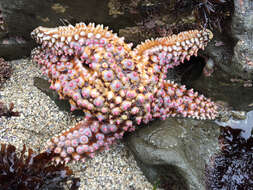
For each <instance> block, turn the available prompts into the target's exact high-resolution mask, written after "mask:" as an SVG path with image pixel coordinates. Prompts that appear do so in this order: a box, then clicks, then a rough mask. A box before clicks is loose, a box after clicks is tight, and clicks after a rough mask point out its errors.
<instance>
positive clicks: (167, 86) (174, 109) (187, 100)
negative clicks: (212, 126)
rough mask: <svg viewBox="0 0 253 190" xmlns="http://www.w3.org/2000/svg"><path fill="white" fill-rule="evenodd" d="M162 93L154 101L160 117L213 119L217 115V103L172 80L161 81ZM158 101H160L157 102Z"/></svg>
mask: <svg viewBox="0 0 253 190" xmlns="http://www.w3.org/2000/svg"><path fill="white" fill-rule="evenodd" d="M163 89H164V92H165V93H164V94H163V95H160V100H162V101H159V98H158V99H157V101H156V106H160V108H159V109H158V110H160V111H159V112H157V114H159V113H160V112H161V110H162V112H163V113H160V116H161V117H162V118H165V117H174V116H183V117H190V118H196V119H215V118H216V116H217V105H216V104H215V103H214V102H212V101H211V100H210V99H208V98H206V97H205V96H204V95H200V94H199V93H198V92H194V91H193V89H186V87H185V86H184V85H182V86H180V85H178V84H176V83H174V82H173V81H170V80H165V81H164V83H163ZM159 102H160V103H159Z"/></svg>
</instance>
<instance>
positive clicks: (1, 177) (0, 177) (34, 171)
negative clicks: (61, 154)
mask: <svg viewBox="0 0 253 190" xmlns="http://www.w3.org/2000/svg"><path fill="white" fill-rule="evenodd" d="M25 152H26V147H25V145H23V150H22V151H21V153H20V155H19V154H18V153H17V152H16V148H15V146H13V145H6V144H1V149H0V189H1V190H41V189H43V188H51V189H56V188H57V189H62V188H61V186H60V183H61V182H66V181H67V180H73V183H72V187H71V189H73V190H74V189H77V188H78V184H79V179H78V178H71V177H70V176H71V174H72V171H71V170H70V169H69V168H68V167H67V166H65V165H64V164H58V165H55V164H52V163H51V159H52V157H53V156H54V155H53V153H50V152H43V153H40V154H36V153H34V151H33V150H32V149H28V154H27V156H25V154H26V153H25Z"/></svg>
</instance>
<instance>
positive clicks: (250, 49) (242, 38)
mask: <svg viewBox="0 0 253 190" xmlns="http://www.w3.org/2000/svg"><path fill="white" fill-rule="evenodd" d="M252 15H253V2H252V1H251V0H243V1H242V0H234V12H233V14H232V20H231V23H227V25H226V27H225V31H224V32H223V33H218V32H215V33H214V36H215V37H214V39H213V41H212V42H211V43H210V45H209V46H208V48H207V51H206V52H207V54H208V55H209V56H210V57H212V58H213V59H214V62H215V64H216V65H218V66H219V68H221V69H222V70H223V71H225V72H227V73H228V74H230V75H234V76H237V77H241V78H243V79H253V44H252V41H253V35H252V32H253V27H252V26H253V24H252V20H253V16H252Z"/></svg>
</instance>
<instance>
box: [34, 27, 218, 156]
mask: <svg viewBox="0 0 253 190" xmlns="http://www.w3.org/2000/svg"><path fill="white" fill-rule="evenodd" d="M31 35H32V37H33V38H34V39H35V40H36V42H37V43H39V44H40V45H41V46H40V47H38V48H36V49H35V50H33V52H32V57H33V60H34V61H35V62H37V63H39V64H40V65H42V69H43V71H44V73H45V74H46V75H47V76H48V77H49V78H50V82H51V88H52V89H54V90H56V91H57V92H58V93H59V95H60V98H62V99H68V100H69V102H70V104H71V110H72V111H73V110H75V109H80V110H83V112H84V113H85V119H84V120H83V121H81V122H80V123H78V124H77V125H76V126H75V127H73V128H71V129H70V130H68V131H64V132H63V133H62V134H60V135H58V136H57V137H54V138H52V139H51V140H50V141H49V142H48V148H49V149H50V150H53V151H54V152H55V153H57V154H58V155H59V156H58V157H57V158H56V160H57V161H70V160H82V161H84V160H85V158H86V157H94V153H95V151H96V150H102V149H104V148H108V147H109V145H110V144H112V143H113V142H114V141H115V140H116V139H120V138H122V136H123V134H124V132H125V131H134V130H135V127H136V126H137V125H140V124H141V123H142V122H143V123H148V122H149V121H150V120H152V119H153V118H162V119H165V118H166V117H171V116H172V117H174V116H183V117H191V118H197V119H214V118H215V117H216V115H217V111H216V110H217V107H216V105H215V104H214V103H213V102H211V100H210V99H207V98H205V97H204V96H203V95H199V94H198V93H197V92H194V91H193V90H192V89H190V90H187V89H186V87H185V86H179V85H178V84H175V83H174V82H173V81H169V80H166V72H167V69H168V68H172V67H174V66H177V65H179V63H180V62H183V61H184V60H185V59H190V56H192V55H197V52H198V49H199V48H201V49H204V47H205V46H206V44H207V43H208V41H209V40H210V39H212V33H211V31H209V30H208V29H204V30H201V31H198V30H191V31H187V32H182V33H180V34H178V35H172V36H169V37H164V38H158V39H155V40H153V39H152V40H147V41H145V42H144V43H142V44H141V45H138V46H137V47H136V48H135V49H133V50H132V49H131V47H132V45H131V44H127V43H125V42H124V38H120V37H118V36H117V34H113V33H112V31H109V30H108V28H107V27H105V28H104V27H103V25H97V26H95V25H94V24H89V25H87V26H86V25H85V24H84V23H79V24H76V26H75V27H74V26H72V25H70V26H64V27H58V28H45V27H38V28H36V29H35V30H34V31H33V32H32V34H31Z"/></svg>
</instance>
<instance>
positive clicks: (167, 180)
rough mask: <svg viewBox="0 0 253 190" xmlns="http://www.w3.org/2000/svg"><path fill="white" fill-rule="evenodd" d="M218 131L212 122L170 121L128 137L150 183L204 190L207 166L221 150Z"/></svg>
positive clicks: (156, 122) (131, 148)
mask: <svg viewBox="0 0 253 190" xmlns="http://www.w3.org/2000/svg"><path fill="white" fill-rule="evenodd" d="M218 135H219V127H218V125H216V124H215V123H214V122H211V121H197V120H192V119H177V118H169V119H167V120H165V121H155V122H153V123H151V124H150V125H149V126H146V127H143V128H141V129H139V130H137V131H136V132H135V133H134V134H131V135H129V136H128V137H127V139H126V142H127V145H128V146H129V148H130V150H132V152H133V153H134V155H135V157H136V159H137V160H138V162H139V166H140V167H141V168H142V170H143V172H144V174H145V175H146V176H147V177H148V179H149V180H150V181H151V182H153V183H157V182H160V183H162V184H165V186H163V187H166V186H167V187H173V189H184V190H185V189H192V190H193V189H194V190H196V189H199V190H201V189H205V188H204V187H205V181H204V179H203V175H204V170H205V165H206V164H208V161H209V157H210V155H212V154H213V153H214V152H215V150H216V149H217V147H218V141H217V137H218Z"/></svg>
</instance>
